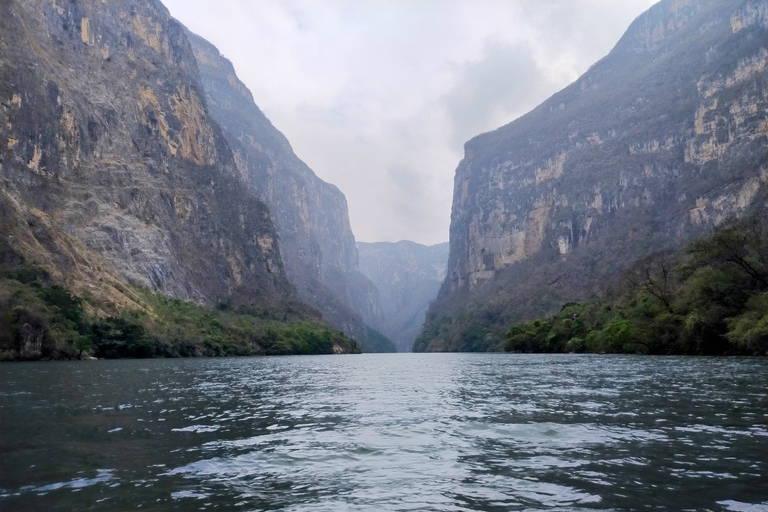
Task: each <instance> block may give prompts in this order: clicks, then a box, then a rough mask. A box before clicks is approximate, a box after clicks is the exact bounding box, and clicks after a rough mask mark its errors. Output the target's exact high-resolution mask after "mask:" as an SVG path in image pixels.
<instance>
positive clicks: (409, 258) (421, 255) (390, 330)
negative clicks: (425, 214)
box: [357, 241, 448, 352]
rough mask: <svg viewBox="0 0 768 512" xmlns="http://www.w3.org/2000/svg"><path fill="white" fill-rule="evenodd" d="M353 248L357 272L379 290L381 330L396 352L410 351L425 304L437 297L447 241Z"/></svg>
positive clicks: (443, 271)
mask: <svg viewBox="0 0 768 512" xmlns="http://www.w3.org/2000/svg"><path fill="white" fill-rule="evenodd" d="M357 249H358V251H359V252H360V272H362V273H363V274H365V275H366V276H367V277H368V278H369V279H370V280H371V281H373V283H374V284H375V285H376V288H377V289H378V290H379V295H380V300H381V311H382V316H383V320H382V322H381V324H380V327H381V328H380V330H381V332H383V333H384V334H385V335H386V336H387V337H388V338H389V339H391V340H392V341H393V342H394V343H395V345H396V346H397V350H398V351H399V352H410V350H411V345H413V340H414V339H416V336H417V335H418V334H419V332H420V331H421V328H422V326H423V325H424V317H425V314H426V312H427V307H428V306H429V304H430V302H432V301H433V300H434V299H435V297H437V292H438V290H439V289H440V284H441V283H442V282H443V279H444V278H445V268H446V264H447V262H448V244H447V243H444V244H438V245H432V246H426V245H422V244H417V243H415V242H409V241H402V242H397V243H389V242H377V243H372V244H369V243H363V242H358V243H357Z"/></svg>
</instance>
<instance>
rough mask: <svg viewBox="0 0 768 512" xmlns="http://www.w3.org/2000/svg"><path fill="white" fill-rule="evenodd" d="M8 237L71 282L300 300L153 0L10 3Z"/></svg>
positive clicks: (0, 160)
mask: <svg viewBox="0 0 768 512" xmlns="http://www.w3.org/2000/svg"><path fill="white" fill-rule="evenodd" d="M0 11H1V12H0V140H1V141H2V144H0V180H1V181H0V225H1V226H2V232H1V233H0V235H2V237H3V239H2V242H3V243H4V244H7V245H8V246H10V247H13V248H14V250H16V251H18V252H20V253H22V254H23V255H24V257H25V258H27V260H29V261H31V262H33V263H35V264H37V265H40V266H42V267H44V268H46V269H47V270H48V271H49V272H50V273H51V275H52V276H54V278H56V279H57V280H58V281H59V282H62V283H63V284H65V285H66V286H67V287H69V288H70V289H72V290H73V291H75V292H76V293H78V294H80V295H83V294H87V295H89V296H91V297H95V299H96V300H95V301H92V302H94V303H98V304H103V307H104V308H105V311H104V313H105V314H107V313H110V308H111V309H112V310H114V309H120V308H124V307H140V303H139V302H137V301H138V298H137V296H136V294H135V293H134V292H132V291H131V288H130V286H128V285H129V284H138V285H142V286H144V287H147V288H149V289H151V290H152V291H154V292H158V293H162V294H164V295H167V296H171V297H177V298H181V299H186V300H191V301H195V302H198V303H201V304H207V305H215V304H217V303H218V302H220V301H230V302H234V303H236V304H242V305H249V306H256V307H268V308H283V307H294V308H295V307H298V308H300V309H301V308H303V309H306V310H307V311H309V308H306V307H305V306H303V305H301V304H300V303H298V301H295V299H294V298H293V297H294V295H295V289H294V287H293V286H292V285H291V283H290V282H289V280H288V277H287V276H286V273H285V270H284V266H283V260H282V256H281V254H280V249H279V243H278V234H277V231H276V229H275V226H274V225H273V222H272V219H271V217H270V214H269V210H268V208H267V206H266V205H265V204H264V202H263V201H262V200H260V199H259V198H258V197H257V196H256V195H254V194H253V193H252V192H251V191H250V190H249V189H248V188H247V187H245V186H243V184H242V181H241V176H240V172H239V170H238V166H237V163H236V159H235V155H234V154H233V153H232V151H231V150H230V148H229V146H228V144H227V142H226V140H225V138H224V137H223V135H222V133H221V130H220V128H219V126H218V124H217V123H216V122H215V121H214V120H213V119H212V118H211V116H210V114H209V111H208V107H207V105H206V99H205V95H204V92H203V87H202V85H201V82H200V77H199V73H198V68H197V62H196V59H195V56H194V54H193V52H192V47H191V45H190V44H189V41H188V40H187V37H186V34H185V31H184V28H183V27H182V26H181V25H180V24H179V23H178V22H176V21H175V20H174V19H173V18H172V17H171V16H170V15H169V13H168V11H167V10H166V9H165V8H164V7H163V6H162V5H161V4H160V3H159V2H156V1H153V0H146V1H139V0H136V1H130V2H96V1H83V2H69V1H62V0H24V1H6V2H2V5H1V6H0Z"/></svg>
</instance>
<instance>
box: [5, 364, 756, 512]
mask: <svg viewBox="0 0 768 512" xmlns="http://www.w3.org/2000/svg"><path fill="white" fill-rule="evenodd" d="M138 508H140V509H141V510H249V511H250V510H290V511H300V510H313V511H315V510H317V511H326V510H327V511H338V510H447V511H464V510H477V511H497V510H498V511H508V510H621V511H625V510H686V509H688V510H699V511H702V510H711V511H724V510H729V511H750V512H752V511H760V512H764V511H766V510H768V361H765V360H759V359H736V358H734V359H714V358H644V357H611V356H524V355H505V354H441V355H416V354H396V355H364V356H327V357H326V356H317V357H286V358H246V359H195V360H150V361H94V362H82V363H29V364H27V363H20V364H11V365H3V366H2V367H0V510H9V511H10V510H75V509H76V510H135V509H138Z"/></svg>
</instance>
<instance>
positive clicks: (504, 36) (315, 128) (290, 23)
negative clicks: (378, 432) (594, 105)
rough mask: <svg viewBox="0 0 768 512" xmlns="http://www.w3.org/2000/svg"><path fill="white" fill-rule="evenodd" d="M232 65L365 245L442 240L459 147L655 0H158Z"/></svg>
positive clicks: (551, 84) (605, 43) (573, 70)
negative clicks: (334, 193) (332, 189)
mask: <svg viewBox="0 0 768 512" xmlns="http://www.w3.org/2000/svg"><path fill="white" fill-rule="evenodd" d="M163 2H164V3H165V5H166V6H167V7H168V9H169V10H170V12H171V14H172V15H173V16H174V17H175V18H177V19H179V20H180V21H181V22H182V23H184V24H185V25H186V26H187V27H189V28H190V30H192V31H193V32H195V33H197V34H199V35H201V36H203V37H204V38H206V39H207V40H209V41H210V42H212V43H213V44H214V45H216V46H217V47H218V49H219V51H220V52H221V53H222V54H223V55H224V56H225V57H227V58H228V59H229V60H231V61H232V63H233V64H234V66H235V70H236V71H237V74H238V76H239V77H240V79H241V80H242V81H243V82H244V83H245V84H246V86H248V88H249V89H250V90H251V92H252V93H253V97H254V100H255V101H256V104H257V105H258V106H259V108H261V110H262V111H263V112H264V113H265V114H266V115H267V117H268V118H269V119H270V120H271V121H272V124H274V125H275V126H276V127H277V128H278V129H279V130H280V131H282V132H283V133H284V134H285V135H286V137H288V140H289V141H290V142H291V145H292V146H293V149H294V151H295V152H296V154H297V155H298V156H299V158H301V159H302V160H304V161H305V162H306V163H307V164H308V165H309V166H310V167H311V168H312V170H314V171H315V173H316V174H317V175H318V176H319V177H320V178H322V179H323V180H325V181H328V182H330V183H333V184H334V185H336V186H337V187H338V188H339V189H341V191H342V192H343V193H344V194H345V196H346V197H347V203H348V204H349V215H350V223H351V225H352V231H353V233H354V234H355V238H356V239H357V240H359V241H364V242H381V241H390V242H395V241H399V240H412V241H415V242H419V243H423V244H435V243H440V242H445V241H447V240H448V228H449V224H450V213H451V202H452V197H453V177H454V173H455V170H456V167H457V166H458V164H459V162H460V161H461V158H462V157H463V145H464V143H465V142H466V141H468V140H469V139H471V138H472V137H474V136H476V135H479V134H480V133H483V132H487V131H491V130H494V129H496V128H498V127H500V126H503V125H505V124H507V123H509V122H511V121H513V120H514V119H516V118H517V117H519V116H521V115H523V114H525V113H526V112H528V111H529V110H531V109H532V108H534V107H535V106H536V105H538V104H539V103H541V102H542V101H544V100H546V99H547V98H548V97H549V96H551V95H552V94H554V93H555V92H557V91H558V90H560V89H562V88H563V87H565V86H567V85H568V84H569V83H571V82H573V81H574V80H576V78H578V77H579V76H580V75H581V74H582V73H584V72H585V71H586V70H587V69H588V68H589V66H591V65H592V64H594V63H595V62H596V61H598V60H599V59H600V58H602V57H604V56H605V55H607V54H608V52H609V51H610V50H611V48H612V47H613V46H614V45H615V44H616V42H617V41H618V40H619V38H620V37H621V35H622V34H623V33H624V31H625V30H626V29H627V27H628V26H629V24H630V23H631V22H632V20H633V19H634V18H636V17H637V16H638V15H639V14H641V13H642V12H643V11H645V10H646V9H648V8H649V7H650V6H651V5H652V4H653V3H655V0H163Z"/></svg>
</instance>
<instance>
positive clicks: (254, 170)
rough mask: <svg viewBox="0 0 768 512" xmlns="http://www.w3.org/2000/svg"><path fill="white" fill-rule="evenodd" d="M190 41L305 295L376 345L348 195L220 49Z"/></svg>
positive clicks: (217, 113) (214, 109)
mask: <svg viewBox="0 0 768 512" xmlns="http://www.w3.org/2000/svg"><path fill="white" fill-rule="evenodd" d="M189 39H190V41H191V42H192V47H193V50H194V52H195V56H196V57H197V61H198V63H199V64H198V65H199V68H200V72H201V76H202V84H203V88H204V90H205V95H206V99H207V101H208V105H209V107H210V111H211V114H212V116H213V117H214V118H215V119H216V120H217V121H218V122H219V124H220V126H221V128H222V131H223V134H224V136H225V138H226V139H227V142H228V143H229V145H230V147H231V148H232V150H233V153H234V157H235V162H236V165H237V171H238V173H239V176H240V178H241V180H242V182H243V183H245V184H246V185H247V186H248V187H249V189H250V190H252V191H253V192H254V193H256V194H258V195H259V196H260V197H261V198H263V200H264V201H265V202H266V203H267V205H268V206H269V209H270V212H271V213H272V215H273V218H274V221H275V224H276V226H277V229H278V232H279V234H280V242H281V251H282V255H283V260H284V261H285V268H286V272H287V274H288V276H289V278H290V279H291V281H292V282H293V283H295V284H296V286H297V288H298V292H299V296H300V297H301V298H302V299H304V300H306V301H307V302H309V303H310V304H312V305H313V306H314V307H316V308H318V309H319V310H320V312H321V313H322V314H323V317H324V318H326V320H328V321H329V322H331V323H332V324H333V325H335V326H336V327H338V328H339V329H342V330H343V331H344V332H346V333H348V334H350V335H352V336H353V337H356V338H358V339H360V340H361V341H362V343H363V344H364V348H365V349H367V350H372V349H373V343H372V342H371V343H368V342H367V339H368V338H369V337H370V336H369V327H368V326H367V325H366V324H368V325H377V324H378V323H380V320H381V309H380V306H379V303H378V292H377V290H376V288H375V286H374V285H373V284H372V283H371V282H370V281H369V280H368V279H367V278H366V277H365V276H363V275H362V274H360V273H359V271H358V255H357V249H356V248H355V237H354V236H353V234H352V230H351V229H350V226H349V217H348V213H347V202H346V198H345V197H344V195H343V194H342V193H341V192H340V191H339V189H338V188H336V187H335V186H333V185H330V184H328V183H326V182H324V181H323V180H321V179H320V178H318V177H317V176H316V175H315V174H314V173H313V172H312V170H311V169H310V168H309V167H308V166H307V165H306V164H305V163H304V162H302V161H301V160H300V159H299V158H298V157H297V156H296V154H295V153H294V152H293V149H292V148H291V146H290V144H289V143H288V140H287V139H286V138H285V136H283V134H282V133H280V132H279V131H278V130H277V129H276V128H275V127H274V126H273V125H272V123H271V122H270V121H269V119H267V117H266V116H265V115H264V113H263V112H262V111H261V110H260V109H259V108H258V106H256V104H255V103H254V101H253V97H252V95H251V92H250V91H249V90H248V89H247V88H246V87H245V85H244V84H243V83H242V82H241V81H240V80H239V79H238V78H237V75H236V74H235V70H234V68H233V66H232V64H231V63H230V62H229V61H228V60H227V59H225V58H224V57H223V56H222V55H221V54H220V53H219V51H218V49H216V47H215V46H213V45H212V44H210V43H209V42H207V41H205V40H204V39H202V38H200V37H198V36H196V35H194V34H189ZM385 345H386V346H387V348H388V349H391V348H392V347H391V345H388V344H386V343H385Z"/></svg>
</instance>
